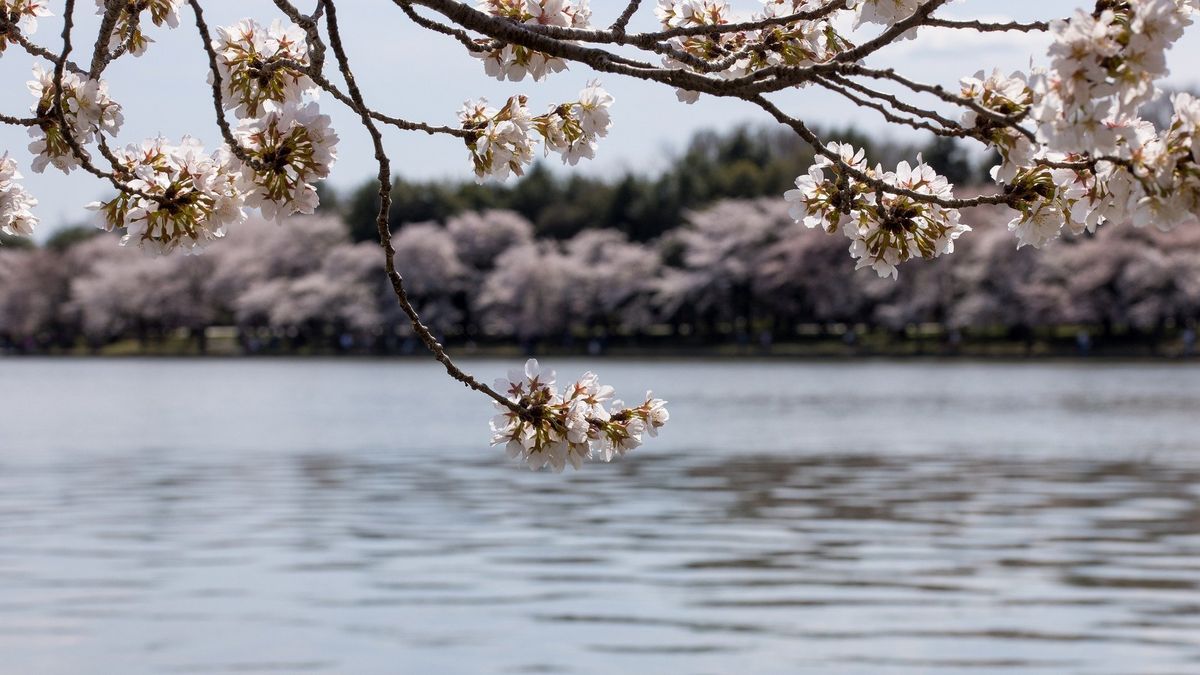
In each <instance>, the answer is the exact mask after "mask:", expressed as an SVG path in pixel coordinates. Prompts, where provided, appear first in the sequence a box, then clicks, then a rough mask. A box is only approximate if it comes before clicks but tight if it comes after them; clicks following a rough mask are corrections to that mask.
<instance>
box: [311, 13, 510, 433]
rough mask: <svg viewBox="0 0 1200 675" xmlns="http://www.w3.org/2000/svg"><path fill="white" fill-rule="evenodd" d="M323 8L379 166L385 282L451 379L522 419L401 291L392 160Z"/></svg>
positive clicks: (333, 17)
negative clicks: (392, 217)
mask: <svg viewBox="0 0 1200 675" xmlns="http://www.w3.org/2000/svg"><path fill="white" fill-rule="evenodd" d="M323 5H324V6H325V22H326V29H327V30H328V32H329V46H330V47H331V48H332V49H333V54H334V57H335V58H336V59H337V63H338V69H339V70H340V71H341V74H342V77H343V78H344V79H345V80H346V88H347V90H348V91H349V93H350V99H351V100H352V101H353V102H354V104H355V105H356V106H357V112H358V113H359V117H360V119H361V121H362V124H363V126H364V127H365V128H366V129H367V133H368V134H370V136H371V143H372V145H373V146H374V148H375V161H376V162H377V163H378V165H379V174H378V180H379V210H378V211H377V212H376V216H375V226H376V229H377V230H378V232H379V246H380V247H381V248H382V249H383V253H384V268H385V270H386V271H387V276H388V280H389V281H391V284H392V290H393V291H394V292H395V295H396V299H397V300H398V301H399V303H400V309H401V310H403V312H404V313H405V314H406V315H407V316H408V318H409V321H410V323H411V324H412V329H413V331H414V332H415V333H416V334H417V336H418V338H420V340H421V342H422V343H423V344H424V345H425V347H426V349H428V350H429V351H430V352H431V353H432V354H433V356H434V358H435V359H437V360H438V362H440V363H441V364H442V366H443V367H445V369H446V372H447V373H448V374H449V375H450V377H452V378H454V379H455V380H458V381H459V382H461V383H462V384H464V385H465V386H467V387H468V388H470V389H473V390H475V391H478V392H481V393H483V394H485V395H487V396H488V397H490V398H491V399H492V400H494V401H496V402H497V403H499V404H500V405H503V406H504V407H506V408H508V409H509V410H511V411H512V412H513V413H514V414H516V415H518V416H525V415H527V414H528V412H527V411H526V410H525V409H524V408H523V407H521V406H520V405H518V404H516V403H514V402H513V401H511V400H509V399H508V398H507V397H505V396H502V395H501V394H499V393H497V392H496V391H495V390H493V389H492V388H491V387H489V386H487V385H486V384H483V383H482V382H479V381H478V380H476V379H475V378H474V377H472V376H471V375H469V374H468V373H466V372H464V371H463V370H462V369H460V368H459V367H458V366H457V365H455V363H454V361H453V360H451V358H450V355H449V354H447V353H446V349H445V348H444V347H443V346H442V345H441V343H439V342H438V341H437V339H436V338H435V337H434V336H433V333H432V332H431V331H430V330H429V328H428V327H427V326H425V324H424V323H422V322H421V317H420V316H419V315H418V314H417V311H416V309H415V308H414V307H413V305H412V302H411V301H410V300H409V298H408V292H407V291H406V290H405V288H404V277H402V276H401V275H400V272H399V271H398V270H397V269H396V249H395V247H394V246H393V245H392V229H391V226H390V225H389V223H388V214H389V212H390V211H391V205H392V194H391V192H392V176H391V161H390V160H389V159H388V156H387V152H386V151H385V150H384V147H383V135H382V134H381V133H380V132H379V128H378V127H377V126H375V120H374V119H373V118H372V117H371V115H370V114H368V113H367V112H366V109H367V104H366V102H365V100H364V99H363V95H362V92H361V91H360V90H359V88H358V83H357V82H356V81H355V78H354V73H353V71H352V70H351V69H350V60H349V58H348V57H347V56H346V51H345V48H344V47H343V46H342V37H341V34H340V33H339V31H338V23H337V10H336V8H335V7H334V3H333V2H332V0H323Z"/></svg>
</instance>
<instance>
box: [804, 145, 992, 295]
mask: <svg viewBox="0 0 1200 675" xmlns="http://www.w3.org/2000/svg"><path fill="white" fill-rule="evenodd" d="M827 149H828V150H829V151H830V152H831V153H832V154H834V155H836V156H837V160H836V161H835V160H833V159H830V158H828V157H825V156H821V157H819V158H818V160H817V162H816V163H815V164H814V165H813V166H812V167H810V168H809V172H808V173H807V174H806V175H803V176H800V177H799V178H797V179H796V188H795V189H793V190H789V191H787V192H786V193H785V194H784V199H785V200H786V201H787V202H788V203H789V204H790V209H789V213H790V214H791V216H792V218H793V219H794V220H796V221H797V222H803V223H804V224H805V225H806V226H808V227H810V228H813V227H821V228H822V229H824V230H825V231H826V232H828V233H830V234H833V233H835V232H838V231H840V232H842V234H844V235H845V236H846V237H847V238H849V239H850V255H851V256H852V257H853V258H855V259H856V260H858V264H857V266H856V267H857V268H858V269H861V268H864V267H870V268H871V269H873V270H875V272H876V273H878V274H879V276H881V277H885V276H891V277H896V276H897V274H898V271H897V269H896V266H897V265H899V264H900V263H902V262H905V261H907V260H910V259H912V258H926V259H929V258H936V257H938V256H940V255H942V254H943V253H951V252H953V251H954V241H955V240H956V239H958V238H959V237H960V236H961V235H962V234H963V233H964V232H968V231H970V229H971V228H970V227H968V226H967V225H965V224H963V223H962V222H960V213H959V211H958V209H952V208H946V207H943V206H942V205H940V204H939V203H937V202H936V201H934V200H933V199H926V198H925V197H931V198H937V199H941V200H946V199H952V198H953V197H954V193H953V189H952V187H951V185H950V183H949V181H947V180H946V178H945V177H944V176H940V175H938V174H937V172H935V171H934V170H933V168H932V167H930V166H929V165H928V164H925V163H924V162H923V161H922V159H921V157H920V155H918V156H917V163H916V164H915V165H910V164H909V163H908V162H900V164H899V165H897V167H896V170H895V171H884V169H883V167H882V166H879V165H876V166H875V167H874V168H870V167H868V165H867V162H866V159H865V157H864V155H863V151H862V150H855V149H854V148H853V147H852V146H850V145H846V144H838V143H831V144H829V146H828V148H827ZM848 169H849V170H848ZM826 171H828V172H829V176H828V177H826ZM855 173H857V174H860V175H862V176H866V177H867V178H869V179H871V180H874V181H877V182H879V183H881V184H884V185H887V186H888V187H889V188H892V189H893V190H895V191H889V190H878V189H876V186H874V185H872V184H870V183H869V182H867V181H863V180H861V179H860V178H859V176H857V175H855Z"/></svg>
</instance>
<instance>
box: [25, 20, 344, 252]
mask: <svg viewBox="0 0 1200 675" xmlns="http://www.w3.org/2000/svg"><path fill="white" fill-rule="evenodd" d="M177 4H178V3H170V2H152V3H150V4H149V5H146V4H145V3H140V4H137V5H136V6H134V5H130V8H129V9H128V11H131V12H132V11H134V10H137V11H139V12H140V11H142V10H145V11H150V12H151V17H152V19H153V20H155V21H156V22H158V20H159V19H161V20H162V21H164V22H168V23H170V22H171V21H172V19H171V16H172V12H174V11H175V9H176V5H177ZM138 8H141V9H138ZM135 16H136V14H135ZM217 35H218V37H217V38H216V39H214V40H213V44H212V47H213V50H214V52H215V53H216V55H217V59H216V62H217V65H218V74H219V75H220V76H221V81H222V92H223V99H224V101H223V102H224V104H225V107H226V108H230V109H233V110H234V114H235V116H237V117H238V118H239V122H238V125H237V127H236V128H235V129H234V130H233V134H232V136H233V140H234V141H235V142H236V143H237V146H238V147H237V148H230V147H229V146H222V147H220V148H219V149H217V150H216V151H215V152H208V151H206V150H205V149H204V147H203V146H202V144H201V143H200V142H199V141H198V140H196V139H194V138H191V137H184V138H183V140H182V141H181V142H179V143H178V144H175V143H172V142H170V141H168V140H166V139H164V138H156V139H151V140H148V141H146V142H144V143H142V144H140V145H130V146H127V147H126V148H124V149H116V150H114V151H112V153H111V156H112V159H113V160H114V166H113V176H114V178H115V179H116V180H117V181H118V183H119V185H120V186H121V189H120V190H119V191H118V194H117V195H116V196H115V197H113V198H112V199H110V200H107V201H103V202H95V203H93V204H91V205H90V208H92V209H93V210H95V211H97V212H98V214H99V226H100V227H102V228H103V229H106V230H110V231H111V230H114V229H119V228H124V229H125V230H126V234H125V236H124V238H123V239H122V244H136V245H137V246H139V247H141V248H142V249H143V250H145V251H147V252H148V253H152V254H166V253H170V252H172V251H175V250H179V249H181V250H183V251H185V252H196V251H199V250H201V249H202V248H203V247H204V246H205V245H206V244H208V243H209V242H211V241H213V240H216V239H219V238H221V237H223V236H224V234H225V229H226V227H227V226H228V225H230V224H235V223H239V222H241V221H243V220H245V217H246V215H245V208H246V207H251V208H258V209H260V210H262V212H263V214H264V215H265V216H266V217H267V218H272V219H276V220H279V219H282V218H284V217H285V216H288V215H292V214H297V213H301V214H310V213H313V212H314V211H315V210H316V207H317V203H318V197H317V190H316V187H315V186H314V183H315V182H316V181H319V180H322V179H324V178H326V177H327V176H328V175H329V171H330V167H331V166H332V165H333V162H334V160H335V158H336V155H337V153H336V144H337V141H338V137H337V134H336V133H334V131H333V130H332V129H331V128H330V120H329V117H328V116H327V115H323V114H321V113H320V110H319V109H318V107H317V103H316V102H315V101H312V100H306V95H307V94H308V93H309V91H310V90H311V89H313V88H314V87H315V84H314V83H313V82H312V80H311V79H309V78H308V77H307V76H305V75H303V74H301V73H300V72H299V71H297V70H295V69H296V68H302V67H303V66H304V64H305V63H306V60H307V51H306V47H305V45H304V41H303V35H302V34H301V33H299V32H298V30H297V29H288V28H285V27H284V26H282V25H281V24H279V23H276V24H274V25H272V26H271V27H270V28H264V27H262V26H259V25H258V24H256V23H255V22H253V21H250V20H245V21H241V22H239V23H238V24H236V25H235V26H232V27H228V28H222V29H219V30H218V32H217ZM35 76H36V79H35V80H34V81H32V82H30V89H31V91H33V93H34V95H35V97H37V99H38V102H37V104H36V105H35V107H34V111H35V112H36V113H37V114H38V116H39V119H41V120H42V121H41V122H40V124H39V125H38V126H37V127H34V128H33V129H32V130H31V133H32V134H34V136H35V141H34V143H33V144H32V145H31V146H30V149H31V151H33V152H34V153H35V154H37V158H36V159H35V161H34V165H33V166H34V170H36V171H41V170H42V169H43V168H44V167H45V166H46V165H47V164H53V165H54V166H56V167H58V168H60V169H62V170H63V171H69V170H70V169H72V168H74V167H76V166H78V164H79V160H78V158H77V157H76V155H75V153H74V152H73V150H72V148H71V147H70V146H69V144H68V142H67V140H66V139H65V137H64V135H63V134H62V132H61V130H60V129H59V126H58V122H57V119H56V117H55V116H54V115H52V114H51V111H52V106H53V105H54V95H53V91H54V81H53V76H52V74H50V73H46V72H44V71H42V70H40V69H39V70H35ZM62 89H63V94H62V99H63V108H64V111H65V116H66V119H67V121H68V123H69V124H70V126H71V131H72V135H73V136H74V138H75V139H76V141H77V142H78V144H79V145H80V146H82V145H85V144H88V143H91V142H92V141H94V140H96V137H97V135H98V134H99V133H101V132H103V133H106V134H110V135H112V134H115V133H116V132H117V130H118V129H119V127H120V124H121V113H120V106H118V105H117V104H115V103H113V102H112V101H111V100H110V99H109V98H108V95H107V89H106V87H105V85H104V83H103V82H100V81H95V80H87V81H85V80H83V79H82V78H80V77H79V76H78V75H76V74H74V73H71V72H66V73H64V76H63V87H62Z"/></svg>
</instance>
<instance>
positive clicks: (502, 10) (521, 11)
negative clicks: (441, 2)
mask: <svg viewBox="0 0 1200 675" xmlns="http://www.w3.org/2000/svg"><path fill="white" fill-rule="evenodd" d="M478 9H479V11H481V12H486V13H488V14H491V15H492V16H498V17H503V18H506V19H510V20H512V21H516V22H517V23H523V24H530V25H537V26H557V27H559V28H587V27H588V26H589V25H590V21H591V18H592V11H591V9H590V8H589V7H588V3H587V0H480V2H479V3H478ZM477 44H478V45H479V50H478V51H475V52H472V54H473V55H474V56H475V57H476V58H479V59H481V60H482V61H483V67H484V71H485V72H486V73H487V74H488V76H490V77H494V78H496V79H497V80H506V79H507V80H511V81H513V82H519V81H521V80H523V79H525V76H526V75H528V76H530V77H532V78H533V79H534V80H535V81H538V80H542V79H544V78H545V77H546V76H547V75H548V74H550V73H557V72H560V71H563V70H566V68H567V62H566V61H564V60H562V59H560V58H558V57H555V56H551V55H549V54H546V53H544V52H540V51H537V50H535V49H530V48H528V47H524V46H521V45H514V44H507V43H502V44H495V43H494V42H493V41H492V40H487V39H484V40H478V41H477Z"/></svg>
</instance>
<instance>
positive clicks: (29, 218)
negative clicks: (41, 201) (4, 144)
mask: <svg viewBox="0 0 1200 675" xmlns="http://www.w3.org/2000/svg"><path fill="white" fill-rule="evenodd" d="M20 179H21V174H20V173H19V172H18V171H17V163H16V162H15V161H14V160H13V159H12V158H11V157H9V156H8V153H7V152H6V153H4V154H3V155H0V232H3V233H4V234H7V235H10V236H23V237H27V236H29V235H31V234H33V228H34V227H36V226H37V224H38V219H37V216H35V215H33V211H32V210H31V209H32V208H33V207H35V206H37V203H38V202H37V200H36V199H34V198H33V196H32V195H30V194H29V193H28V192H26V190H25V187H24V186H23V185H21V184H20V183H18V182H17V181H18V180H20Z"/></svg>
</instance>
